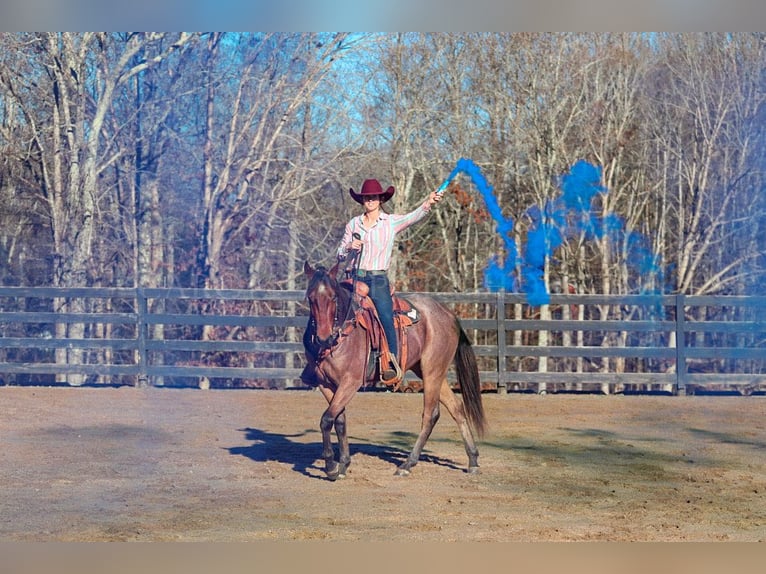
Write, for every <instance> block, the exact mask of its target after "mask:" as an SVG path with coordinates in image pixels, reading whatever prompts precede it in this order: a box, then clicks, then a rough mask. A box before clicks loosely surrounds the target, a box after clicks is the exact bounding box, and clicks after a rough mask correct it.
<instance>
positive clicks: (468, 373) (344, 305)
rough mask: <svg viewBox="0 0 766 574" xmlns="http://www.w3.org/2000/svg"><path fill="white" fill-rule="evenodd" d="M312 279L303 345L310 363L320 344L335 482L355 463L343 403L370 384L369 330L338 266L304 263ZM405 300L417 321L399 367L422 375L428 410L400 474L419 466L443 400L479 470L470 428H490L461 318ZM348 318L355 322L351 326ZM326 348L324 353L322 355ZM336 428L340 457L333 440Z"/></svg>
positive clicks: (425, 302)
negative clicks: (455, 385) (452, 377)
mask: <svg viewBox="0 0 766 574" xmlns="http://www.w3.org/2000/svg"><path fill="white" fill-rule="evenodd" d="M304 272H305V273H306V275H307V276H308V278H309V285H308V289H307V291H306V297H307V299H308V302H309V306H310V313H311V317H310V320H309V327H308V329H307V332H306V336H304V343H306V342H307V341H308V340H311V341H312V343H311V345H310V346H311V349H309V345H308V344H307V345H306V347H307V349H306V350H307V355H309V364H310V365H311V361H312V358H313V357H312V355H311V350H314V351H316V350H317V349H320V352H319V357H317V358H316V361H317V373H318V375H319V376H318V377H317V380H316V384H317V385H318V387H319V389H320V390H321V392H322V394H323V395H324V397H325V399H326V400H327V402H328V407H327V409H326V410H325V411H324V413H323V414H322V418H321V420H320V429H321V431H322V456H323V458H324V461H325V473H326V474H327V476H328V477H329V478H330V479H332V480H335V479H337V478H341V477H343V476H345V473H346V469H347V468H348V466H349V464H350V463H351V456H350V453H349V444H348V436H347V434H346V433H347V429H346V406H347V405H348V403H349V401H350V400H351V399H352V398H353V396H354V395H355V393H356V392H357V391H358V390H359V389H360V388H361V386H362V385H363V384H365V382H366V377H367V356H366V355H367V342H366V337H367V335H366V332H365V330H364V329H363V327H362V326H360V325H359V324H358V323H357V322H356V320H355V318H354V307H355V306H354V305H353V297H354V296H353V294H352V292H351V289H349V288H347V287H346V286H345V285H342V284H341V283H340V282H339V281H338V280H337V278H336V275H337V273H338V264H336V265H335V266H334V267H332V268H331V269H330V270H327V269H326V268H324V267H321V266H319V267H317V268H312V267H311V265H309V263H308V262H306V263H305V264H304ZM407 300H408V301H409V302H410V303H411V304H412V305H413V306H414V307H415V308H416V309H417V310H418V312H419V315H420V319H419V320H418V321H417V322H416V323H414V324H413V325H410V326H409V327H407V330H406V337H407V349H408V351H407V362H406V365H401V367H402V371H403V372H407V371H408V370H409V371H412V372H413V373H415V375H417V376H418V377H419V378H421V379H422V380H423V413H422V422H421V427H420V434H419V435H418V438H417V440H416V441H415V446H414V447H413V449H412V452H410V454H409V456H408V457H407V459H406V460H405V461H404V462H403V463H402V464H401V465H400V466H399V467H398V469H397V470H396V473H395V474H396V475H399V476H406V475H408V474H410V470H411V469H412V467H413V466H415V465H416V464H417V463H418V460H419V458H420V455H421V452H422V450H423V447H424V446H425V444H426V441H427V440H428V437H429V436H430V435H431V431H432V430H433V428H434V425H435V424H436V422H437V420H438V419H439V405H440V403H441V404H442V405H444V407H445V408H446V409H447V411H449V413H450V415H452V418H453V419H455V422H456V423H457V426H458V428H459V429H460V434H461V435H462V437H463V443H464V445H465V451H466V453H468V472H470V473H475V472H478V470H479V462H478V457H479V451H478V449H477V448H476V443H475V441H474V436H473V432H476V434H477V435H478V436H479V437H481V436H483V434H484V430H485V426H486V423H485V417H484V408H483V406H482V402H481V388H480V380H479V370H478V367H477V364H476V356H475V354H474V351H473V348H472V347H471V343H470V341H469V340H468V337H467V335H466V334H465V332H464V331H463V328H462V326H461V325H460V321H459V320H458V318H457V317H456V316H455V315H454V313H452V311H450V310H449V309H448V308H447V307H445V306H444V305H443V304H441V303H439V302H438V301H436V300H435V299H434V298H432V297H427V296H424V295H417V294H413V295H408V296H407ZM349 321H350V322H351V323H349ZM322 351H323V352H322ZM453 363H454V366H455V371H456V374H457V380H458V382H459V384H460V394H461V395H462V400H460V399H459V398H458V397H457V395H456V394H455V393H454V392H453V391H452V389H451V388H450V385H449V383H448V382H447V371H448V369H449V368H450V365H451V364H453ZM333 427H334V428H335V434H336V437H337V441H338V450H339V452H338V455H339V456H338V460H337V461H336V460H335V452H334V447H333V444H332V437H331V431H332V429H333Z"/></svg>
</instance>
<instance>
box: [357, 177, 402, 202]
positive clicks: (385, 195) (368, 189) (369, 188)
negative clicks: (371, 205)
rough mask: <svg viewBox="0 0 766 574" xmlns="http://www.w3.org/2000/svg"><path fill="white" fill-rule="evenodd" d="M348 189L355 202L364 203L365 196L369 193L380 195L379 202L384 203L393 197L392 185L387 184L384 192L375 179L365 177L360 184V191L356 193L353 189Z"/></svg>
mask: <svg viewBox="0 0 766 574" xmlns="http://www.w3.org/2000/svg"><path fill="white" fill-rule="evenodd" d="M348 191H349V193H350V194H351V197H353V198H354V201H356V202H357V203H364V198H365V196H369V195H380V196H381V197H380V203H385V202H387V201H388V200H389V199H391V198H392V197H393V195H394V186H393V185H391V186H389V187H388V189H387V190H386V191H385V192H384V191H383V186H382V185H380V182H379V181H378V180H377V179H365V180H364V183H363V184H362V192H361V193H356V192H355V191H354V190H353V189H349V190H348Z"/></svg>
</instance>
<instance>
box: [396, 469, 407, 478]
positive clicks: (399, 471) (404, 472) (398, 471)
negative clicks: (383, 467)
mask: <svg viewBox="0 0 766 574" xmlns="http://www.w3.org/2000/svg"><path fill="white" fill-rule="evenodd" d="M409 475H410V471H409V470H407V469H406V468H397V469H396V472H395V473H394V476H409Z"/></svg>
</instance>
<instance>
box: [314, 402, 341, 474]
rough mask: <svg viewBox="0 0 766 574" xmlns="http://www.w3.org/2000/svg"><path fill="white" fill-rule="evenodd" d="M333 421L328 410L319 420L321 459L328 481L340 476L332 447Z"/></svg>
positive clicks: (331, 414)
mask: <svg viewBox="0 0 766 574" xmlns="http://www.w3.org/2000/svg"><path fill="white" fill-rule="evenodd" d="M335 419H336V417H335V415H334V414H333V413H331V412H330V409H329V408H328V409H327V410H325V412H324V413H322V418H321V419H320V420H319V429H320V430H321V431H322V458H324V471H325V474H326V475H327V478H329V479H330V480H336V479H337V478H338V477H339V475H340V472H339V470H338V463H337V462H335V450H334V449H333V446H332V429H333V426H334V425H335Z"/></svg>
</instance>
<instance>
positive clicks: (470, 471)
mask: <svg viewBox="0 0 766 574" xmlns="http://www.w3.org/2000/svg"><path fill="white" fill-rule="evenodd" d="M468 474H481V469H480V468H479V467H478V466H469V467H468Z"/></svg>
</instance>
